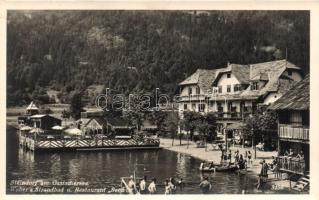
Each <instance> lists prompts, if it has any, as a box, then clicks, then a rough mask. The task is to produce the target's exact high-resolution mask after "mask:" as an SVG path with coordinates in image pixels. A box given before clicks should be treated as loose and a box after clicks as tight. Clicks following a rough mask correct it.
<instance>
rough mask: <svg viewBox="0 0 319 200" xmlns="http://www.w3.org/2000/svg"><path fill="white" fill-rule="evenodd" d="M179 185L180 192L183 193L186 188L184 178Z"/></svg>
mask: <svg viewBox="0 0 319 200" xmlns="http://www.w3.org/2000/svg"><path fill="white" fill-rule="evenodd" d="M178 185H179V190H180V191H183V188H184V186H185V183H184V181H183V178H181V180H180V181H178Z"/></svg>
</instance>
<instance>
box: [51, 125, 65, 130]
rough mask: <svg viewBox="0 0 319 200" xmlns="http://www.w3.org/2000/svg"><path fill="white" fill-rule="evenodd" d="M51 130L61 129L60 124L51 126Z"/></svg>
mask: <svg viewBox="0 0 319 200" xmlns="http://www.w3.org/2000/svg"><path fill="white" fill-rule="evenodd" d="M52 129H53V130H63V127H62V126H59V125H56V126H53V127H52Z"/></svg>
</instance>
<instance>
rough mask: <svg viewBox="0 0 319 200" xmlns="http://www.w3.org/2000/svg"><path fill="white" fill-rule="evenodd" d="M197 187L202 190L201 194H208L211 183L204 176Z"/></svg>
mask: <svg viewBox="0 0 319 200" xmlns="http://www.w3.org/2000/svg"><path fill="white" fill-rule="evenodd" d="M199 187H200V189H201V190H202V193H203V194H208V193H209V191H210V190H211V189H212V185H211V184H210V182H209V181H208V177H207V176H205V177H204V180H203V181H202V182H201V183H200V184H199Z"/></svg>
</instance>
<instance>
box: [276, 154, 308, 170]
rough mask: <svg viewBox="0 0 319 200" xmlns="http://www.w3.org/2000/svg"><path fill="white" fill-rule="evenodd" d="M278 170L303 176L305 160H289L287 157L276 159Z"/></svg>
mask: <svg viewBox="0 0 319 200" xmlns="http://www.w3.org/2000/svg"><path fill="white" fill-rule="evenodd" d="M277 162H278V167H279V170H281V171H285V172H290V173H295V174H300V175H303V174H304V173H305V170H306V163H305V160H300V159H297V158H291V157H287V156H279V157H277Z"/></svg>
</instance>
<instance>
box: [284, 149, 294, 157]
mask: <svg viewBox="0 0 319 200" xmlns="http://www.w3.org/2000/svg"><path fill="white" fill-rule="evenodd" d="M284 155H285V156H288V157H293V155H294V152H293V150H292V148H290V149H289V151H286V152H285V154H284Z"/></svg>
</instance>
